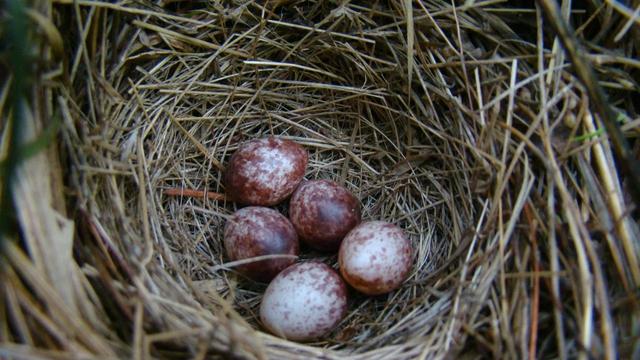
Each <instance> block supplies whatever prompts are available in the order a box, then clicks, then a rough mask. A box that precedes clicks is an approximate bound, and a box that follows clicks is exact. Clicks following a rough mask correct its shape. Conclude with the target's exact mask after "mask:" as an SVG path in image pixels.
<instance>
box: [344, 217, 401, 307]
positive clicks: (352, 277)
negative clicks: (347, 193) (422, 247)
mask: <svg viewBox="0 0 640 360" xmlns="http://www.w3.org/2000/svg"><path fill="white" fill-rule="evenodd" d="M412 257H413V250H412V248H411V243H410V242H409V240H408V239H407V237H406V236H405V234H404V232H403V231H402V229H400V228H399V227H398V226H396V225H393V224H390V223H387V222H383V221H370V222H363V223H361V224H360V225H358V226H356V227H355V228H354V229H353V230H351V232H349V234H347V236H346V237H345V238H344V240H343V241H342V244H341V246H340V251H339V253H338V263H339V265H340V273H341V274H342V276H343V277H344V279H345V281H346V282H347V283H349V284H350V285H351V286H353V287H354V288H355V289H356V290H358V291H360V292H362V293H365V294H367V295H380V294H384V293H388V292H390V291H392V290H395V289H397V288H398V287H400V285H402V283H403V282H404V281H405V280H406V278H407V276H408V275H409V271H410V270H411V265H412Z"/></svg>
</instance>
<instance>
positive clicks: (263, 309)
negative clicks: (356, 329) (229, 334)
mask: <svg viewBox="0 0 640 360" xmlns="http://www.w3.org/2000/svg"><path fill="white" fill-rule="evenodd" d="M346 312H347V288H346V285H345V284H344V282H343V281H342V279H341V278H340V275H338V273H336V272H335V271H334V270H333V269H331V268H330V267H329V266H327V265H326V264H323V263H321V262H318V261H309V262H305V263H299V264H295V265H292V266H290V267H288V268H286V269H285V270H284V271H282V272H281V273H280V274H278V276H276V277H275V279H273V281H272V282H271V283H270V284H269V286H268V287H267V290H266V292H265V294H264V297H263V298H262V303H261V304H260V319H261V320H262V323H263V325H264V326H265V327H266V328H267V329H268V330H269V331H270V332H271V333H273V334H275V335H277V336H280V337H283V338H285V339H289V340H296V341H308V340H315V339H318V338H320V337H322V336H324V335H326V334H327V333H328V332H330V331H331V330H332V329H333V328H335V327H336V325H338V323H340V321H341V320H342V319H343V318H344V316H345V314H346Z"/></svg>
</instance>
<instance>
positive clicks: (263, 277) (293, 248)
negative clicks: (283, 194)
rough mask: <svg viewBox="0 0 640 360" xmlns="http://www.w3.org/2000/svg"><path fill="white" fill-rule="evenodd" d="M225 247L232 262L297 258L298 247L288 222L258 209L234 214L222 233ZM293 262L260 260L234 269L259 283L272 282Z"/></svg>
mask: <svg viewBox="0 0 640 360" xmlns="http://www.w3.org/2000/svg"><path fill="white" fill-rule="evenodd" d="M224 247H225V249H226V251H227V256H228V257H229V259H231V260H232V261H235V260H242V259H248V258H252V257H256V256H262V255H273V254H288V255H298V252H299V248H300V245H299V244H298V236H297V234H296V231H295V229H294V228H293V225H291V222H290V221H289V220H288V219H287V218H286V217H284V216H283V215H282V214H280V213H279V212H277V211H275V210H273V209H269V208H265V207H258V206H250V207H246V208H243V209H240V210H238V211H236V212H235V213H234V214H233V215H232V216H231V218H230V219H229V220H228V221H227V225H226V227H225V230H224ZM294 261H295V259H286V258H282V259H268V260H260V261H256V262H252V263H248V264H244V265H240V266H238V267H236V269H237V270H238V271H240V272H242V273H244V274H245V275H247V276H248V277H250V278H252V279H254V280H256V281H262V282H268V281H269V280H271V279H273V277H274V276H276V275H277V274H278V273H279V272H280V271H282V270H283V269H285V268H286V267H287V266H289V265H291V264H293V262H294Z"/></svg>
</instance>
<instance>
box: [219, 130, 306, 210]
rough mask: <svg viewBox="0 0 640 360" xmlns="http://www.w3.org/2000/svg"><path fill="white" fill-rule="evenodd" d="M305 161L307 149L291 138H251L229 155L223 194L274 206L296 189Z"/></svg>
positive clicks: (241, 200) (240, 199) (239, 200)
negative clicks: (224, 192) (290, 139)
mask: <svg viewBox="0 0 640 360" xmlns="http://www.w3.org/2000/svg"><path fill="white" fill-rule="evenodd" d="M307 160H308V155H307V151H306V150H305V149H304V148H302V146H300V145H299V144H297V143H295V142H293V141H289V140H284V139H279V138H275V137H268V138H264V139H258V140H252V141H250V142H248V143H246V144H244V145H242V146H241V147H240V148H239V149H238V150H237V151H236V152H235V153H234V154H233V155H232V156H231V160H230V161H229V165H228V166H227V169H226V171H225V178H224V181H225V186H226V189H225V190H226V193H227V195H228V196H229V198H230V199H231V200H233V201H236V202H238V203H241V204H245V205H261V206H272V205H276V204H278V203H280V202H282V201H283V200H284V199H286V198H287V197H289V195H291V193H293V191H294V190H295V189H296V187H297V186H298V184H299V183H300V181H301V180H302V177H303V176H304V172H305V169H306V167H307Z"/></svg>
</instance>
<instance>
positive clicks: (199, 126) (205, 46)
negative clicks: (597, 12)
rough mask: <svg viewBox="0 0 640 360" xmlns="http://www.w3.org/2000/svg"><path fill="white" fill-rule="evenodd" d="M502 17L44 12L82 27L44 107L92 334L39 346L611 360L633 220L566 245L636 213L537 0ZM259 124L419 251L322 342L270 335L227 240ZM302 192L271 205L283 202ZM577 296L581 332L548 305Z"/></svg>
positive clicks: (101, 8) (77, 304) (292, 7)
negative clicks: (614, 305) (606, 359)
mask: <svg viewBox="0 0 640 360" xmlns="http://www.w3.org/2000/svg"><path fill="white" fill-rule="evenodd" d="M468 3H473V2H468ZM495 7H496V6H495V5H492V4H487V5H486V6H476V5H469V6H467V5H465V6H461V7H456V8H452V7H451V4H450V3H448V2H440V1H433V2H429V3H428V4H427V3H426V2H407V1H405V2H401V1H389V2H386V1H383V2H359V1H356V2H334V1H321V2H306V1H274V2H253V1H248V2H239V1H231V2H224V3H219V2H207V3H205V2H171V1H170V2H165V3H164V4H161V5H154V4H151V3H146V2H142V3H140V4H136V5H135V6H134V5H133V4H130V5H127V4H123V3H121V4H108V3H100V2H80V3H75V4H74V5H69V4H66V2H64V1H62V2H61V4H57V5H56V6H55V7H54V9H53V10H51V9H49V10H48V11H50V12H51V14H52V16H51V18H52V19H53V21H54V22H55V23H56V25H57V26H58V28H59V29H60V31H61V32H63V33H68V35H69V39H76V40H75V42H74V41H71V40H69V43H66V42H65V49H64V50H65V53H64V54H65V55H64V56H65V60H64V61H62V63H63V64H64V65H63V68H64V70H63V71H62V73H63V75H61V77H62V78H63V80H61V84H63V86H62V87H61V88H62V89H63V90H59V89H58V90H56V91H59V93H58V94H57V95H56V96H54V97H51V99H54V100H51V101H50V102H49V103H48V104H49V105H50V107H53V108H56V109H57V110H56V114H59V117H60V118H62V123H63V126H62V137H61V141H60V146H59V150H60V152H61V159H63V160H62V167H63V168H64V169H65V170H64V177H63V178H64V182H65V184H66V187H67V194H69V195H68V200H67V206H68V207H70V208H73V209H74V210H73V211H71V213H70V214H69V216H70V217H73V218H74V220H75V221H76V232H77V236H76V238H75V241H74V244H73V249H74V253H73V256H74V257H73V260H71V259H70V262H72V263H73V264H76V263H77V264H78V266H77V267H74V268H73V269H72V270H69V271H71V272H72V273H73V274H75V275H74V276H72V277H69V279H71V280H69V281H72V282H73V285H69V286H70V287H69V288H60V289H62V290H54V288H52V290H51V291H52V292H56V291H58V292H64V291H66V290H65V289H67V290H68V289H71V288H74V289H75V290H68V291H69V293H67V294H66V295H65V294H64V293H62V295H61V296H62V299H64V300H68V299H71V300H69V304H70V305H69V306H70V308H71V309H75V311H77V312H76V314H77V318H78V321H80V322H82V321H84V322H86V324H88V325H87V326H86V327H82V326H80V325H78V328H77V329H84V331H86V332H83V331H82V330H78V331H77V332H75V333H73V334H71V335H69V334H67V335H65V336H66V338H69V339H72V340H69V341H72V342H73V344H76V342H77V343H78V344H81V345H78V347H73V346H70V347H68V348H67V347H65V346H66V345H65V344H68V343H65V342H64V341H62V340H60V339H58V338H57V337H56V336H52V339H53V340H51V341H49V343H47V344H45V345H39V346H43V347H49V345H51V344H54V345H51V346H50V347H52V348H60V349H62V350H60V351H70V352H72V353H74V352H75V351H76V349H78V348H80V349H82V351H81V352H86V353H88V354H94V355H96V356H98V355H99V356H107V357H130V356H136V357H137V358H150V357H200V358H202V357H207V356H215V355H219V356H221V357H234V358H235V357H237V358H291V359H293V358H302V357H317V358H327V359H333V358H343V357H349V358H353V359H370V358H376V359H377V358H386V359H414V358H421V357H422V358H445V357H451V356H457V355H459V354H461V353H462V352H464V353H470V354H476V352H477V353H485V352H488V353H489V354H492V355H493V356H501V355H505V354H508V355H506V356H513V357H519V356H523V357H524V356H528V355H527V354H531V351H533V354H534V355H535V353H536V349H537V351H538V352H539V353H542V354H546V355H549V356H560V357H562V356H565V355H569V356H573V355H576V354H582V355H584V354H586V352H590V353H591V355H594V356H598V355H602V354H611V349H612V347H611V346H612V344H614V345H613V346H614V348H615V344H616V341H617V340H615V339H614V340H612V339H608V338H607V335H606V334H607V332H610V333H616V334H618V335H619V336H622V337H623V338H624V336H623V335H624V334H628V333H629V332H628V331H627V330H624V329H626V328H625V327H624V324H625V323H624V321H622V322H620V324H622V325H620V326H621V328H620V329H622V330H619V332H615V331H613V330H612V329H614V328H616V327H615V326H614V325H613V324H614V323H613V320H612V318H611V316H610V311H611V309H610V308H609V307H608V306H609V303H608V302H607V301H604V300H607V299H608V298H607V296H612V297H613V296H614V295H612V294H614V293H616V294H618V295H619V297H624V296H627V295H628V293H626V292H625V291H627V290H628V289H630V284H631V283H632V282H633V281H634V280H638V281H639V282H638V283H640V274H638V279H635V278H634V275H635V273H634V271H633V264H634V261H636V264H637V260H636V259H635V258H636V255H635V254H634V252H633V251H632V250H630V249H633V246H634V245H631V247H625V245H628V244H627V243H625V242H624V239H625V236H626V238H631V239H632V238H634V236H636V235H637V224H633V223H632V222H631V223H630V222H629V219H628V218H626V220H620V221H621V222H622V223H624V225H620V226H621V227H620V228H619V229H618V228H616V230H615V232H613V230H612V232H611V233H610V234H609V235H607V236H610V237H614V239H615V240H614V242H615V243H616V244H618V241H619V244H621V245H616V246H617V247H616V246H614V247H613V248H615V249H618V253H615V251H613V255H611V254H609V253H608V252H606V251H605V253H604V254H601V255H598V254H596V255H593V254H592V253H589V255H590V256H591V257H587V256H586V255H585V253H586V252H588V251H589V248H588V246H587V245H576V244H578V242H573V243H571V242H570V241H569V240H567V239H569V238H570V237H571V236H574V235H575V234H581V235H580V236H585V237H588V238H589V239H591V238H590V236H591V235H590V234H591V233H590V232H589V230H588V229H587V227H586V225H585V224H586V223H587V221H588V220H592V221H597V222H599V223H607V221H609V224H612V222H611V219H612V218H616V214H618V215H620V216H622V215H623V213H624V212H623V211H622V210H619V212H620V213H612V214H611V216H609V214H608V212H607V211H600V212H597V211H593V209H598V206H600V207H599V209H612V208H613V207H610V206H609V205H611V202H612V201H613V202H615V201H618V205H620V204H623V205H624V201H625V200H624V198H623V196H622V195H621V194H622V190H621V189H620V188H619V187H618V188H616V189H617V190H616V189H614V190H615V191H617V192H616V195H615V196H604V195H603V194H604V193H607V194H610V193H611V191H609V190H611V189H608V190H607V188H606V187H604V188H603V187H602V186H600V185H599V184H601V182H602V183H604V184H609V183H610V182H607V181H605V180H606V179H611V178H613V179H614V180H615V181H617V179H618V177H617V176H618V175H617V169H616V167H615V166H614V165H613V160H611V159H612V150H611V148H609V147H608V145H607V144H605V146H604V147H603V146H600V145H599V142H597V141H592V142H588V143H584V142H575V141H570V140H568V139H572V138H574V137H576V136H579V135H580V134H582V133H583V132H584V131H588V130H593V131H595V128H596V125H595V124H596V123H595V122H594V118H593V116H591V115H590V113H589V112H588V105H585V103H584V101H585V100H584V99H586V98H587V97H588V96H587V94H586V92H585V91H584V90H583V89H582V87H581V86H580V85H579V84H578V83H577V82H576V80H575V79H574V78H572V77H571V76H569V73H568V72H567V68H568V67H567V66H566V63H564V61H565V59H564V58H563V57H559V55H558V51H559V50H557V49H556V48H555V47H554V50H553V52H550V50H546V48H545V47H544V46H545V44H541V43H543V42H544V41H547V42H549V43H550V41H549V38H548V36H547V37H545V36H544V35H545V34H544V31H543V30H540V31H541V33H539V34H536V32H535V30H536V29H541V25H542V20H541V19H542V16H541V15H540V14H538V15H539V16H536V14H535V9H533V10H532V12H525V13H524V14H525V15H523V16H524V17H526V19H527V21H523V22H522V23H519V22H517V21H515V22H514V21H509V20H511V19H509V18H508V17H509V16H510V15H509V14H510V12H509V11H510V10H509V9H511V8H509V7H505V8H501V9H502V11H491V9H494V8H495ZM505 9H507V10H505ZM514 11H515V10H514ZM480 19H482V20H480ZM589 21H591V20H589ZM532 23H533V25H531V24H532ZM510 26H512V27H510ZM540 34H542V35H543V36H542V37H539V38H538V37H536V36H537V35H540ZM551 39H553V38H551ZM543 40H544V41H543ZM538 45H542V47H539V46H538ZM546 46H547V48H549V49H550V48H551V47H550V45H546ZM616 74H618V73H616ZM618 75H619V74H618ZM618 75H616V76H618ZM620 76H622V75H620ZM623 78H624V76H622V77H621V78H619V79H618V78H615V76H613V77H612V80H611V81H612V82H616V81H617V80H620V81H619V83H620V84H623V81H622V80H624V79H623ZM47 94H48V95H49V96H51V93H47ZM621 97H623V96H621ZM51 104H54V105H51ZM618 104H620V102H619V103H618ZM49 105H48V106H49ZM45 108H46V109H48V108H47V107H45ZM636 122H637V121H636ZM636 128H637V126H635V127H633V126H629V127H627V128H626V130H625V134H627V135H628V134H629V133H630V132H634V131H635V132H637V129H636ZM266 136H277V137H281V138H285V139H289V140H293V141H295V142H297V143H299V144H301V145H302V146H303V147H304V148H305V149H306V150H307V151H308V153H309V163H308V167H307V172H306V174H305V179H331V180H334V181H337V182H338V183H340V184H342V185H343V186H345V187H346V188H347V189H349V190H350V191H351V192H352V193H353V194H354V195H355V196H356V197H357V198H358V199H359V200H360V202H361V204H362V219H363V221H367V220H384V221H388V222H391V223H394V224H397V225H398V226H400V227H401V228H402V229H403V230H404V231H405V232H406V234H407V235H408V237H409V238H410V240H411V243H412V245H413V248H414V259H413V267H412V270H411V273H410V275H409V277H408V279H407V280H406V281H405V282H404V283H403V285H402V286H401V287H400V288H399V289H397V290H395V291H393V292H391V293H389V294H386V295H382V296H375V297H369V296H365V295H362V294H358V293H357V292H356V291H354V290H353V289H351V290H350V294H349V296H350V298H349V308H348V314H347V316H346V318H345V319H344V320H343V321H342V322H341V323H340V324H339V326H338V327H337V328H336V329H335V330H334V331H333V332H331V333H330V334H328V335H327V336H326V337H324V338H322V339H319V340H317V341H315V342H312V343H306V344H300V343H296V342H291V341H287V340H286V339H281V338H278V337H275V336H272V335H270V334H268V333H267V332H266V331H265V330H264V328H263V327H262V325H261V324H260V320H259V306H260V301H261V298H262V295H263V293H264V290H265V288H266V285H265V284H260V283H256V282H253V281H251V280H250V279H248V278H246V277H243V276H242V275H241V274H239V273H237V272H236V271H235V270H234V266H233V264H229V259H228V258H227V256H226V254H225V250H224V246H223V233H224V226H225V222H226V221H227V219H228V218H229V216H230V215H231V214H232V213H233V212H234V211H235V210H236V209H238V208H239V207H238V206H237V205H236V204H234V203H233V202H230V201H226V200H225V198H224V196H223V195H222V194H224V192H225V189H224V183H223V172H224V168H225V165H226V164H227V163H228V160H229V158H230V157H231V155H232V154H233V152H234V151H235V150H236V149H238V147H239V146H240V145H241V144H243V143H244V142H246V141H250V140H252V139H257V138H263V137H266ZM582 140H584V139H582ZM587 140H588V139H587ZM596 146H600V147H599V148H598V149H600V150H599V151H601V152H602V153H603V154H604V155H603V156H604V157H603V159H605V160H602V161H601V162H599V161H598V159H595V160H594V159H593V158H592V153H591V151H592V149H593V148H595V147H596ZM594 151H595V150H594ZM591 162H592V163H593V164H595V165H593V166H591V165H589V164H590V163H591ZM576 169H577V170H576ZM576 171H577V172H579V173H580V176H579V179H577V180H576V179H575V176H576V175H575V174H576ZM603 179H604V180H603ZM615 181H614V182H615ZM616 184H617V183H616ZM615 191H614V192H615ZM585 192H587V193H589V195H585ZM556 196H557V197H556ZM589 196H591V198H589ZM558 199H561V200H558ZM616 199H619V200H616ZM560 202H561V205H558V204H559V203H560ZM594 204H595V205H594ZM69 205H70V206H69ZM287 205H288V202H285V203H283V204H281V205H278V206H276V207H275V208H276V209H278V210H279V211H281V212H282V213H284V214H285V215H287ZM581 211H582V212H581ZM558 214H559V215H558ZM576 214H577V215H576ZM585 214H586V215H585ZM573 216H575V219H574V220H572V219H573ZM593 219H595V220H593ZM612 226H613V225H612ZM575 229H577V230H576V232H572V231H573V230H575ZM556 232H559V233H560V235H556ZM563 234H571V235H563ZM625 234H626V235H625ZM617 239H622V240H617ZM590 241H591V240H590ZM596 241H599V240H596ZM559 242H561V244H559ZM632 242H633V241H632ZM28 244H30V243H28ZM609 244H610V242H609ZM636 245H637V244H636ZM69 246H70V245H69ZM538 246H540V247H538ZM573 246H575V248H574V247H573ZM585 246H586V247H585ZM603 246H604V245H603ZM565 248H566V249H569V250H566V251H565V250H564V249H565ZM585 249H586V250H585ZM620 249H622V250H620ZM598 256H601V260H602V261H599V260H598ZM43 257H44V258H45V259H46V258H47V255H43ZM587 258H588V259H590V260H585V259H587ZM19 259H21V258H19ZM306 259H319V260H321V261H323V262H325V263H327V264H329V265H330V266H333V267H334V268H336V267H337V256H336V255H335V254H322V253H317V252H314V251H312V250H310V249H308V248H306V247H304V246H303V248H302V252H301V256H300V260H299V261H304V260H306ZM576 259H580V261H578V260H576ZM594 259H595V260H594ZM612 259H613V260H612ZM584 261H588V262H589V263H588V266H587V267H586V268H585V266H584V264H585V263H584ZM16 263H19V262H16V260H13V264H16ZM601 263H604V264H615V265H616V268H617V269H622V270H621V273H622V275H620V276H618V275H619V274H618V275H616V274H615V273H614V272H613V271H612V272H611V273H609V272H608V270H607V271H602V269H601V268H599V266H601ZM15 266H17V265H15ZM61 266H62V265H61ZM74 266H75V265H74ZM541 267H543V268H544V269H542V268H541ZM45 268H46V266H45ZM611 268H614V266H613V265H612V266H611ZM594 269H595V270H594ZM598 269H599V270H598ZM625 269H626V270H625ZM629 269H631V270H629ZM543 270H544V271H546V273H545V275H537V274H538V272H540V271H543ZM24 271H26V270H24ZM591 271H593V272H594V274H595V275H592V274H591ZM533 273H535V274H534V275H532V274H533ZM514 274H515V275H514ZM598 274H600V275H598ZM43 276H44V275H43ZM541 276H545V277H547V279H548V283H544V284H548V287H546V286H547V285H544V286H543V290H540V289H541V285H540V284H541V280H540V277H541ZM592 276H593V277H592ZM604 277H608V278H609V281H610V282H611V283H613V284H615V286H614V288H615V291H614V290H612V292H611V293H608V292H606V291H605V292H604V294H605V295H604V298H602V297H599V298H598V304H599V306H600V307H598V308H597V309H595V310H594V307H593V304H594V298H596V297H598V295H599V294H600V295H602V291H600V292H599V290H598V291H591V290H592V289H593V286H595V287H596V288H598V286H605V285H603V284H605V281H604V280H603V279H604ZM620 279H622V280H620ZM545 281H546V280H545ZM38 284H40V283H38ZM70 284H71V283H70ZM594 284H595V285H594ZM43 286H44V285H43ZM598 289H599V288H598ZM625 289H626V290H625ZM561 290H562V291H561ZM540 291H543V293H544V294H547V295H543V296H542V298H541V297H540ZM603 291H604V290H603ZM44 293H46V292H44ZM70 294H72V295H70ZM41 296H43V295H41ZM56 299H57V298H56ZM74 299H75V300H74ZM563 299H564V300H566V302H565V307H566V308H571V309H575V312H574V313H572V315H570V320H568V321H567V322H566V323H563V319H565V318H564V316H565V315H563V314H565V313H564V311H565V310H564V309H562V310H559V309H560V308H559V307H556V306H555V305H554V304H558V303H562V302H563ZM56 301H57V300H56ZM603 301H604V302H603ZM53 304H54V305H55V306H58V304H59V302H54V303H53ZM52 306H53V305H52ZM585 314H587V315H588V316H587V315H585ZM81 319H82V320H81ZM592 319H596V320H597V325H598V329H597V330H594V328H593V322H592ZM55 321H57V320H54V323H55ZM615 321H619V320H615ZM18 322H19V321H18ZM74 324H75V323H74ZM82 324H84V323H82ZM25 326H26V327H28V326H27V325H25ZM74 326H75V325H74ZM18 328H20V327H18ZM72 329H76V328H72ZM88 329H92V330H88ZM40 331H42V330H40ZM74 331H75V330H74ZM594 331H596V332H597V334H596V335H593V338H592V337H591V335H588V334H592V333H593V332H594ZM598 331H599V332H598ZM45 332H46V331H45ZM572 332H576V333H577V335H573V334H572ZM83 336H84V337H86V338H84V337H83ZM574 336H575V338H579V340H580V341H577V342H574V341H573V340H574V339H573V337H574ZM594 338H595V339H596V340H593V339H594ZM585 341H586V342H587V343H585ZM60 344H61V345H60ZM536 344H537V345H536ZM531 345H533V346H531ZM34 346H35V345H34ZM585 348H586V349H587V350H585ZM614 350H615V349H614ZM12 351H14V350H12ZM15 351H18V350H15ZM550 354H551V355H550Z"/></svg>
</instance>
